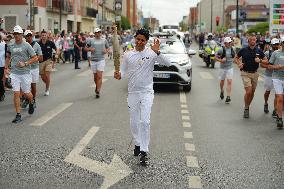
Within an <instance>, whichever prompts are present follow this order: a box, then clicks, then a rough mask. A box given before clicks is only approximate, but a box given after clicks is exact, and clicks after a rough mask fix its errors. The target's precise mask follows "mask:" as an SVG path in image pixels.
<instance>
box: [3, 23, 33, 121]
mask: <svg viewBox="0 0 284 189" xmlns="http://www.w3.org/2000/svg"><path fill="white" fill-rule="evenodd" d="M13 35H14V38H15V42H14V43H13V44H9V45H8V50H7V58H6V65H5V68H8V65H9V64H11V74H10V77H11V82H12V86H13V91H14V105H15V109H16V113H17V114H16V117H15V119H14V120H13V121H12V122H13V123H18V122H20V121H21V120H22V118H21V113H20V111H21V108H20V91H21V89H22V91H23V93H24V96H25V97H26V98H27V99H28V101H29V111H28V112H29V114H33V113H34V103H33V94H32V93H31V83H32V75H31V74H30V72H31V67H30V65H31V64H33V63H36V62H37V61H38V59H37V56H36V54H35V51H34V49H33V48H32V47H31V45H30V44H29V43H27V42H25V41H23V30H22V28H21V27H20V26H18V25H17V26H15V27H14V29H13Z"/></svg>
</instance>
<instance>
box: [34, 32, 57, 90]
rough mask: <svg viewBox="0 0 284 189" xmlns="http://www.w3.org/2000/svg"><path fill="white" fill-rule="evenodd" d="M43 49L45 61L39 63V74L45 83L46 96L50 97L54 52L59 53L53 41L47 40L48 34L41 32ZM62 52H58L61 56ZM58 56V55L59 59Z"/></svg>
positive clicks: (40, 43) (40, 42)
mask: <svg viewBox="0 0 284 189" xmlns="http://www.w3.org/2000/svg"><path fill="white" fill-rule="evenodd" d="M38 44H39V45H40V47H41V51H42V56H43V60H42V62H40V63H39V74H40V76H41V79H42V81H43V82H44V83H45V93H44V96H48V95H49V88H50V72H51V71H52V64H53V62H52V59H53V57H52V50H55V51H56V52H57V49H56V46H55V44H54V42H53V41H50V40H48V39H47V32H46V31H44V30H43V31H42V32H41V40H40V41H39V42H38ZM59 53H60V51H58V52H57V54H59ZM57 56H58V55H56V57H57Z"/></svg>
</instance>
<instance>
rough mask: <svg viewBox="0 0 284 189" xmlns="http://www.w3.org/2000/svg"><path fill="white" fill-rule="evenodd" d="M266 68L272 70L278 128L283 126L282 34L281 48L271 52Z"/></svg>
mask: <svg viewBox="0 0 284 189" xmlns="http://www.w3.org/2000/svg"><path fill="white" fill-rule="evenodd" d="M269 64H271V65H269V66H268V69H271V70H273V73H272V81H273V86H274V89H275V94H276V103H277V105H276V110H277V111H276V112H277V118H276V124H277V127H278V128H279V129H281V128H283V120H282V112H283V94H284V93H283V90H284V36H283V37H281V50H280V49H279V50H276V51H274V52H273V53H272V55H271V57H270V59H269Z"/></svg>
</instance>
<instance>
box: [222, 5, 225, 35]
mask: <svg viewBox="0 0 284 189" xmlns="http://www.w3.org/2000/svg"><path fill="white" fill-rule="evenodd" d="M225 17H226V15H225V0H223V19H222V31H224V27H225Z"/></svg>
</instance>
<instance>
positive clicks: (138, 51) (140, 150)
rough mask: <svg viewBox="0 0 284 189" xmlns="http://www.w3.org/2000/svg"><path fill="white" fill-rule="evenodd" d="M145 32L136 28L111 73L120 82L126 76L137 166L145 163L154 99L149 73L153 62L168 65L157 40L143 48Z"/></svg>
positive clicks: (145, 42) (150, 73)
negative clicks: (132, 43)
mask: <svg viewBox="0 0 284 189" xmlns="http://www.w3.org/2000/svg"><path fill="white" fill-rule="evenodd" d="M149 36H150V34H149V30H146V29H144V28H141V29H138V30H137V32H136V35H135V44H136V45H135V47H134V49H132V50H130V51H128V52H126V53H125V54H124V55H123V61H122V65H121V68H120V71H116V72H114V78H116V79H118V80H120V79H121V78H124V77H126V76H128V98H127V102H128V110H129V114H130V127H131V132H132V136H133V138H134V145H135V147H134V156H138V155H140V164H141V165H142V166H146V165H148V164H149V162H148V157H147V156H148V155H147V153H148V152H149V142H150V114H151V108H152V104H153V100H154V90H153V75H154V74H153V70H154V64H155V62H158V63H159V64H160V65H165V66H170V65H171V62H170V60H169V59H168V58H167V57H165V56H164V55H163V54H161V53H160V41H159V40H158V39H155V40H154V44H152V45H151V48H150V47H145V45H146V44H147V42H148V40H149Z"/></svg>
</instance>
